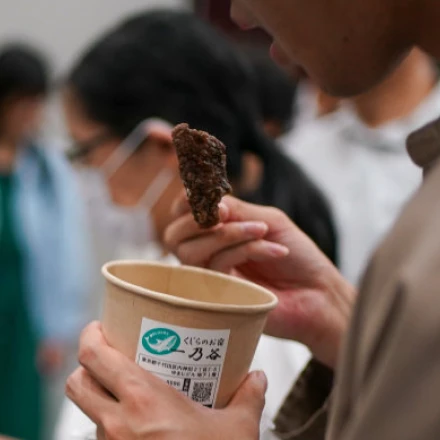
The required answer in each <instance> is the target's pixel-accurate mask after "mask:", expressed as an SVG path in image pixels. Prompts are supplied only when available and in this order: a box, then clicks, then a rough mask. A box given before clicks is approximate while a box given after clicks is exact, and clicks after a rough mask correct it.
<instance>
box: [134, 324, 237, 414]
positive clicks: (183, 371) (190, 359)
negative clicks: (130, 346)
mask: <svg viewBox="0 0 440 440" xmlns="http://www.w3.org/2000/svg"><path fill="white" fill-rule="evenodd" d="M228 341H229V330H200V329H192V328H186V327H178V326H175V325H169V324H164V323H163V322H158V321H153V320H151V319H147V318H143V319H142V325H141V332H140V336H139V343H138V349H137V356H136V362H137V364H138V365H140V366H141V367H142V368H144V369H145V370H147V371H149V372H151V373H153V374H155V375H156V376H157V377H159V378H160V379H162V380H164V381H165V382H167V383H168V384H169V385H171V386H172V387H174V388H176V389H177V390H179V391H181V392H182V393H184V394H185V395H186V396H188V397H189V398H190V399H192V400H194V401H195V402H198V403H201V404H202V405H205V406H207V407H213V406H214V404H215V401H216V397H217V392H218V386H219V382H220V378H221V375H222V369H223V363H224V360H225V357H226V352H227V349H228Z"/></svg>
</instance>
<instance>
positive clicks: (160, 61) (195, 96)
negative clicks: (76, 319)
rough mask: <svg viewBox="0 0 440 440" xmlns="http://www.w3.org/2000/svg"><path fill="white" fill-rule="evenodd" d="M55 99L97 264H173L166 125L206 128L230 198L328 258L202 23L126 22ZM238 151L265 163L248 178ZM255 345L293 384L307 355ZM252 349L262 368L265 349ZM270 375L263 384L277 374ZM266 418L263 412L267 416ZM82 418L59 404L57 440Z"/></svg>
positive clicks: (321, 205)
mask: <svg viewBox="0 0 440 440" xmlns="http://www.w3.org/2000/svg"><path fill="white" fill-rule="evenodd" d="M121 42H123V44H121ZM153 43H154V44H153ZM177 43H178V44H177ZM121 60H122V61H121ZM220 89H221V92H220ZM62 93H63V95H62V96H63V104H64V110H65V114H66V122H67V127H68V130H69V132H70V134H71V137H72V140H73V141H74V145H73V147H72V148H71V150H70V151H69V156H70V158H71V160H72V161H74V162H75V163H76V164H77V165H78V169H79V176H80V178H81V182H82V183H83V189H84V194H85V195H86V198H87V206H88V213H89V218H90V220H91V222H90V223H91V226H92V231H93V233H92V234H91V235H92V237H91V239H92V240H93V242H94V244H95V246H94V247H95V251H96V254H98V255H97V258H96V260H97V262H98V264H97V265H96V266H101V265H102V264H104V263H105V262H107V261H108V260H112V259H118V258H141V259H145V260H149V261H151V260H162V261H163V260H166V261H167V262H170V263H174V262H175V260H176V259H175V257H173V256H170V255H167V251H166V249H165V247H164V241H163V240H164V235H165V229H166V226H167V224H168V223H169V222H170V221H172V220H173V216H172V215H171V214H170V211H171V205H172V202H173V200H174V199H175V198H176V197H177V196H178V195H179V194H180V192H181V190H182V183H181V180H180V177H179V176H178V169H177V167H178V164H177V159H176V155H175V150H174V148H173V146H172V141H171V129H172V126H173V124H176V123H179V122H182V121H185V122H189V123H190V124H191V125H192V126H194V127H195V128H200V129H206V130H209V131H210V132H213V133H216V134H217V135H218V136H219V137H220V138H221V139H222V140H223V141H224V142H225V143H226V144H227V148H228V174H229V177H230V179H231V183H232V185H233V188H234V193H235V194H237V196H239V197H242V198H245V199H246V200H250V201H254V202H259V203H263V204H266V205H267V204H274V205H276V206H278V207H279V208H281V209H283V210H284V211H285V212H287V213H288V215H289V216H290V217H291V218H292V219H293V220H295V221H296V223H297V224H298V225H299V226H300V227H301V228H302V229H304V230H305V232H306V233H307V234H309V235H310V236H311V237H312V238H313V240H314V241H315V242H316V243H317V244H318V245H319V247H320V248H322V249H323V250H324V251H325V253H326V254H327V255H328V256H329V258H331V259H332V260H334V261H337V237H336V236H335V233H334V226H333V222H332V216H331V213H330V211H329V210H328V208H327V204H326V201H325V199H323V198H322V196H321V193H320V191H319V190H317V189H316V187H315V186H314V185H312V184H310V181H309V179H308V178H307V176H306V175H305V174H304V173H303V172H302V170H301V169H300V168H299V167H297V166H296V164H294V163H292V162H290V161H289V160H288V159H287V158H286V157H285V156H284V155H283V154H281V153H280V152H279V151H278V150H277V149H276V148H275V145H274V144H273V143H272V142H271V141H270V139H268V138H267V137H265V136H264V134H263V132H262V129H261V128H260V127H259V122H260V120H259V114H258V112H257V111H256V91H255V87H254V84H253V75H252V69H251V68H250V67H249V66H248V64H247V63H246V62H245V60H243V59H242V57H241V55H240V53H239V52H238V51H237V50H235V49H234V47H233V46H232V45H231V44H230V43H229V42H228V41H227V40H226V38H224V37H222V36H221V35H219V34H218V33H217V32H216V31H215V30H213V29H212V28H211V27H210V26H209V25H207V24H206V23H203V22H202V21H201V20H200V19H198V18H196V17H195V16H193V15H191V14H188V13H182V12H170V11H157V12H148V13H141V14H137V15H135V16H133V17H130V18H128V19H126V20H124V21H123V22H122V23H120V24H119V25H117V26H116V27H114V28H112V29H111V30H110V31H109V32H107V33H106V34H105V35H103V36H102V37H100V38H99V39H98V40H97V41H96V42H94V43H93V44H92V45H91V47H90V48H88V49H87V51H86V52H85V54H84V55H83V56H82V57H81V58H80V59H79V60H78V61H77V63H76V64H75V65H74V67H73V69H72V71H71V72H70V74H69V75H68V77H67V80H66V84H65V87H64V88H63V91H62ZM121 103H123V105H122V104H121ZM248 150H251V151H252V152H253V154H254V155H255V156H256V157H258V159H259V161H260V162H261V164H263V166H262V167H261V169H262V170H263V173H262V175H259V176H257V177H258V178H257V179H249V178H247V175H246V174H247V171H246V166H245V152H246V151H248ZM250 180H251V181H252V182H253V183H252V184H249V181H250ZM286 180H288V181H289V182H290V183H289V184H288V185H287V186H288V188H286V184H285V182H286ZM289 188H290V189H289ZM246 227H247V228H249V229H250V232H251V231H252V230H253V229H256V230H257V231H261V228H263V229H264V228H265V226H264V225H262V224H261V223H259V222H257V223H256V224H255V223H253V222H251V223H249V224H248V225H246ZM251 238H252V237H251ZM96 273H98V267H96ZM103 290H104V289H103V286H101V284H100V285H99V286H97V288H96V289H95V291H96V292H97V294H96V295H95V297H94V299H95V300H94V301H93V302H94V304H93V305H92V306H91V309H93V312H94V313H93V314H94V315H96V316H98V313H99V312H98V310H100V302H101V301H100V296H99V293H101V291H103ZM96 299H98V300H96ZM264 342H266V345H270V346H273V347H274V350H277V352H278V353H279V355H280V362H281V363H282V364H283V365H285V368H283V370H284V371H285V372H286V373H284V374H285V375H286V380H287V381H289V382H291V381H293V380H294V377H295V374H298V373H299V371H300V370H301V369H302V367H303V366H304V364H305V362H306V361H307V359H308V352H307V349H305V348H304V347H299V344H296V343H294V342H290V341H278V340H276V341H274V340H272V339H269V338H267V341H264ZM260 347H261V346H260ZM258 353H259V354H260V356H259V358H260V360H261V361H262V363H263V364H264V365H265V366H267V367H268V368H270V363H269V357H268V356H267V355H266V354H265V353H266V352H265V351H264V350H260V349H259V351H258ZM281 358H282V359H281ZM278 371H279V370H277V371H276V373H275V372H271V371H270V372H269V377H270V376H272V377H273V376H274V374H278V376H280V374H279V373H278ZM270 382H271V384H272V385H271V387H270V388H269V390H270V392H272V394H273V396H274V398H273V399H270V403H271V404H270V405H267V407H266V408H268V407H269V406H270V407H271V408H276V407H278V406H279V405H280V403H281V401H282V399H283V395H282V393H283V392H284V391H286V389H285V387H282V388H281V389H280V387H279V386H277V384H276V383H275V381H270ZM274 414H275V410H271V412H270V414H266V417H267V418H271V417H273V415H274ZM77 416H78V417H77ZM81 420H82V421H84V417H83V416H82V414H78V410H77V409H76V408H75V407H74V405H72V404H71V403H70V402H67V403H65V405H64V409H63V411H62V416H61V420H60V422H59V424H58V427H59V429H57V437H56V438H57V440H58V439H60V440H65V438H66V437H67V438H70V437H71V436H73V435H76V433H78V437H79V438H83V437H84V435H82V432H83V431H84V430H83V429H82V428H81V426H82V423H81ZM86 424H87V423H86ZM88 426H89V428H90V429H92V430H93V425H92V426H91V425H90V423H89V424H88ZM89 428H86V429H89ZM72 438H73V437H72Z"/></svg>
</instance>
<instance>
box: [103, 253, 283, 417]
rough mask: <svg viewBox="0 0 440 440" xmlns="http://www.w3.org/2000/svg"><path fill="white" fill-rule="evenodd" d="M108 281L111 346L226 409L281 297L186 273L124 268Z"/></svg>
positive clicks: (107, 271) (137, 265)
mask: <svg viewBox="0 0 440 440" xmlns="http://www.w3.org/2000/svg"><path fill="white" fill-rule="evenodd" d="M103 274H104V276H105V278H106V280H107V289H106V298H105V304H104V314H103V320H102V324H103V331H104V335H105V337H106V339H107V341H108V343H109V344H110V345H111V346H112V347H114V348H115V349H117V350H119V351H120V352H122V353H124V354H125V355H126V356H128V357H129V358H131V359H133V360H135V362H136V363H137V364H138V365H140V366H141V367H142V368H145V369H146V370H148V371H150V372H152V373H153V374H155V375H157V376H158V377H160V378H161V379H163V380H164V381H166V382H167V383H168V384H169V385H171V386H173V387H174V388H176V389H178V390H179V391H181V392H183V393H184V394H185V395H187V396H188V397H189V398H191V399H192V400H194V401H196V402H199V403H201V404H203V405H205V406H207V407H216V408H222V407H224V406H226V405H227V403H228V402H229V400H230V399H231V397H232V396H233V394H234V393H235V391H236V390H237V388H238V387H239V385H240V383H241V382H242V381H243V379H244V378H245V377H246V375H247V373H248V371H249V367H250V365H251V362H252V358H253V356H254V353H255V349H256V347H257V344H258V340H259V338H260V335H261V333H262V331H263V329H264V325H265V322H266V317H267V314H268V313H269V311H270V310H272V309H273V308H275V306H276V305H277V298H276V296H275V295H274V294H272V293H271V292H270V291H268V290H266V289H264V288H262V287H260V286H257V285H255V284H252V283H249V282H247V281H244V280H240V279H238V278H234V277H230V276H226V275H222V274H218V273H215V272H211V271H208V270H205V269H198V268H190V267H185V266H180V267H174V266H167V265H164V264H160V263H146V262H141V261H125V262H124V261H119V262H111V263H108V264H106V265H105V266H104V267H103Z"/></svg>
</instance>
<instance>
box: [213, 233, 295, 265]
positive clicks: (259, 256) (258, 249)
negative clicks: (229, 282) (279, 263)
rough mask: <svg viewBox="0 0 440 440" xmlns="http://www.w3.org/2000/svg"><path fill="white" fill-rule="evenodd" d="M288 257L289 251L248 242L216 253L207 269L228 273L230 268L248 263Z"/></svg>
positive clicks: (285, 248)
mask: <svg viewBox="0 0 440 440" xmlns="http://www.w3.org/2000/svg"><path fill="white" fill-rule="evenodd" d="M287 255H289V249H288V248H287V247H285V246H282V245H280V244H277V243H272V242H270V241H266V240H257V241H250V242H247V243H244V244H240V245H238V246H234V247H231V248H228V249H225V250H223V251H222V252H219V253H217V254H216V255H215V256H214V257H213V258H212V259H211V261H210V262H209V264H208V268H209V269H212V270H215V271H217V272H224V273H229V272H230V271H231V269H232V268H234V267H236V266H239V265H241V264H244V263H247V262H249V261H255V262H264V261H270V260H274V259H278V258H283V257H286V256H287Z"/></svg>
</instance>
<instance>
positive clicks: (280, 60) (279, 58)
mask: <svg viewBox="0 0 440 440" xmlns="http://www.w3.org/2000/svg"><path fill="white" fill-rule="evenodd" d="M270 56H271V58H272V59H273V60H274V61H275V62H276V63H277V64H279V65H281V66H283V67H287V66H289V65H290V64H291V60H290V58H289V57H288V56H287V54H286V53H285V52H284V50H283V49H281V47H280V46H279V45H278V44H277V43H275V42H274V43H272V46H271V47H270Z"/></svg>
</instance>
